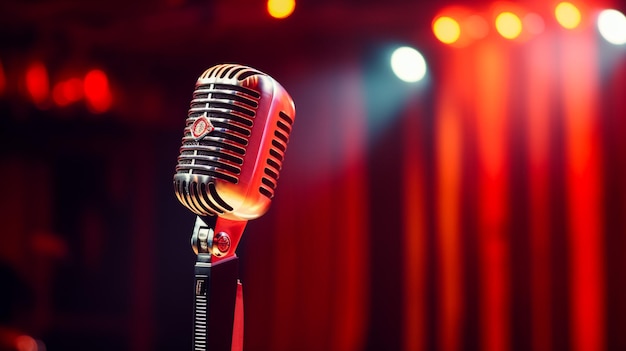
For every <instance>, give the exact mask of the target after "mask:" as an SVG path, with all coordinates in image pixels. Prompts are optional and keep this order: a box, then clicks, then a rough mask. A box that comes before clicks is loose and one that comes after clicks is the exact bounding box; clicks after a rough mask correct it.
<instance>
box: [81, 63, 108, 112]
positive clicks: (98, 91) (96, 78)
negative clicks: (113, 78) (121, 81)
mask: <svg viewBox="0 0 626 351" xmlns="http://www.w3.org/2000/svg"><path fill="white" fill-rule="evenodd" d="M83 87H84V93H85V100H86V102H87V107H88V108H89V110H90V111H91V112H94V113H102V112H106V111H107V110H108V109H109V108H110V107H111V104H112V103H113V97H112V95H111V90H110V87H109V79H108V78H107V76H106V74H105V73H104V72H103V71H101V70H99V69H94V70H91V71H89V72H88V73H87V74H86V75H85V80H84V81H83Z"/></svg>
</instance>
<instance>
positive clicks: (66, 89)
mask: <svg viewBox="0 0 626 351" xmlns="http://www.w3.org/2000/svg"><path fill="white" fill-rule="evenodd" d="M82 97H83V82H82V81H81V80H80V79H79V78H70V79H68V80H66V81H62V82H58V83H57V84H55V85H54V88H53V89H52V99H53V100H54V103H56V104H57V105H58V106H66V105H69V104H71V103H73V102H76V101H78V100H80V99H81V98H82Z"/></svg>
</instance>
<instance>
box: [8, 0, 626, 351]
mask: <svg viewBox="0 0 626 351" xmlns="http://www.w3.org/2000/svg"><path fill="white" fill-rule="evenodd" d="M557 5H558V2H557V1H539V0H537V1H530V0H528V1H517V2H512V3H511V2H489V1H475V2H463V1H461V0H459V1H457V2H453V1H446V2H419V1H406V0H405V1H403V0H393V1H392V0H385V1H373V0H371V1H363V0H324V1H302V0H301V1H297V2H296V4H295V10H294V11H293V13H291V14H287V17H285V18H283V19H278V18H273V17H271V16H270V15H269V14H268V11H267V7H266V6H267V3H266V2H265V1H264V0H258V1H257V0H245V1H244V0H154V1H147V0H141V1H121V0H106V1H104V0H103V1H79V0H28V1H22V0H5V1H3V2H2V4H1V5H0V111H1V112H0V113H1V116H0V143H1V144H0V145H1V148H0V177H1V178H0V179H2V182H1V183H0V186H1V190H0V191H1V192H0V214H1V215H0V216H1V219H2V221H1V227H0V228H1V231H0V233H1V234H0V235H1V237H0V262H2V268H1V269H0V272H1V274H2V281H1V282H0V290H1V291H0V306H1V308H0V313H1V314H0V317H1V319H0V325H1V327H0V333H1V335H2V339H0V340H2V342H4V345H5V346H6V345H12V347H13V349H17V350H20V351H27V350H28V351H35V350H39V351H41V350H50V351H57V350H86V349H89V350H107V351H108V350H120V351H121V350H133V351H151V350H186V349H190V347H191V336H192V323H191V321H192V320H191V317H192V293H193V287H192V285H193V264H194V262H195V256H194V254H193V252H192V250H191V246H190V236H191V231H192V229H193V223H194V216H193V215H192V214H191V213H190V212H188V211H187V210H186V209H185V208H184V207H183V206H182V205H180V204H179V203H178V202H177V200H176V198H175V196H174V192H173V187H172V176H173V173H174V166H175V165H176V157H177V156H178V148H179V145H180V140H181V137H182V131H183V127H184V120H185V118H186V114H187V109H188V107H189V101H190V100H191V94H192V92H193V89H194V84H195V81H196V79H197V77H198V76H199V75H200V74H201V73H202V72H203V71H204V70H205V69H206V68H208V67H210V66H213V65H215V64H218V63H223V62H234V63H241V64H246V65H250V66H252V67H255V68H257V69H260V70H262V71H265V72H267V73H269V74H270V75H271V76H273V77H274V78H276V79H277V80H278V81H279V82H280V83H281V84H282V85H283V86H284V87H285V88H286V89H287V91H289V92H290V94H291V95H292V96H293V98H294V100H295V103H296V110H297V112H296V122H295V124H294V130H293V133H292V135H291V140H290V144H289V147H288V149H287V153H286V159H285V162H284V164H283V171H282V172H281V177H280V181H279V185H278V189H277V191H276V196H275V198H274V201H273V203H272V206H271V208H270V211H269V212H268V213H267V214H266V215H265V216H263V217H261V218H259V219H257V220H253V221H251V222H250V223H249V224H248V227H247V229H246V232H245V234H244V237H243V241H242V242H241V244H240V246H239V250H238V254H239V257H240V258H241V262H242V266H241V267H240V269H241V277H242V281H243V284H244V296H245V350H248V351H254V350H274V351H280V350H315V351H317V350H340V351H342V350H406V351H408V350H417V351H419V350H445V351H454V350H484V351H509V350H510V351H514V350H519V351H522V350H537V351H548V350H576V351H598V350H624V349H626V235H625V234H626V46H625V45H624V44H620V42H623V41H624V40H626V39H624V35H626V34H625V33H624V32H625V31H626V29H624V26H626V25H624V22H620V17H619V14H616V13H615V12H604V14H605V15H607V16H605V17H611V16H610V15H611V14H613V18H616V20H615V21H613V22H611V21H609V22H601V21H600V20H599V18H601V16H600V11H602V10H604V9H616V10H619V11H621V12H622V13H623V12H625V11H626V4H625V2H624V1H621V2H618V1H610V0H606V1H600V0H599V1H576V2H571V3H567V4H561V5H558V6H557ZM624 21H626V20H624ZM601 30H602V31H601ZM607 38H608V39H607ZM620 38H621V39H620ZM620 40H621V41H620ZM611 41H612V42H613V43H611ZM400 46H410V47H413V48H415V49H417V50H419V52H420V53H421V54H422V56H423V58H424V59H425V62H426V67H427V71H426V75H425V76H424V77H423V78H422V79H421V80H418V81H417V82H414V83H408V82H404V81H401V80H400V79H398V78H397V77H396V75H395V74H394V71H393V70H392V68H391V66H390V57H391V55H392V52H393V50H394V49H396V48H398V47H400ZM415 65H416V64H414V63H410V64H409V69H411V68H415V67H414V66H415Z"/></svg>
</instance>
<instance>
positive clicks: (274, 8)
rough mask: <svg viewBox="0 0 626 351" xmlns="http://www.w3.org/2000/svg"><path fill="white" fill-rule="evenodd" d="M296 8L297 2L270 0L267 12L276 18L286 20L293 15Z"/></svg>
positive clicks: (292, 0)
mask: <svg viewBox="0 0 626 351" xmlns="http://www.w3.org/2000/svg"><path fill="white" fill-rule="evenodd" d="M295 8H296V1H295V0H268V1H267V12H268V13H269V14H270V16H272V17H274V18H278V19H281V18H286V17H289V15H291V14H292V13H293V10H295Z"/></svg>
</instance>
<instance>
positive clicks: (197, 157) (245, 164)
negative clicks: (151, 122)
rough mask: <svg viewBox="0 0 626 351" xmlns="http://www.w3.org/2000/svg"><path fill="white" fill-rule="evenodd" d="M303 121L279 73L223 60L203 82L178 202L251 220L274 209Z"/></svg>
mask: <svg viewBox="0 0 626 351" xmlns="http://www.w3.org/2000/svg"><path fill="white" fill-rule="evenodd" d="M294 118H295V107H294V103H293V100H292V99H291V97H290V96H289V94H288V93H287V91H285V89H284V88H283V87H282V86H281V85H280V84H279V83H278V82H277V81H276V80H274V79H273V78H272V77H270V76H269V75H267V74H265V73H263V72H260V71H258V70H256V69H254V68H250V67H246V66H241V65H236V64H222V65H216V66H213V67H211V68H209V69H207V70H206V71H205V72H204V73H203V74H202V75H201V76H200V78H198V81H197V82H196V88H195V91H194V93H193V98H192V100H191V104H190V108H189V113H188V115H187V120H186V124H185V130H184V135H183V139H182V146H181V148H180V155H179V156H178V164H177V165H176V173H175V174H174V190H175V193H176V196H177V198H178V200H179V201H180V202H181V203H182V204H183V205H184V206H185V207H187V208H188V209H189V210H191V211H192V212H193V213H195V214H197V215H199V216H208V215H217V216H219V217H222V218H226V219H230V220H250V219H254V218H257V217H259V216H261V215H263V214H264V213H265V212H266V211H267V210H268V208H269V205H270V203H271V200H272V197H273V196H274V190H275V189H276V185H277V182H278V176H279V172H280V169H281V167H282V162H283V158H284V155H285V150H286V148H287V142H288V140H289V134H290V133H291V128H292V125H293V122H294Z"/></svg>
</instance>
